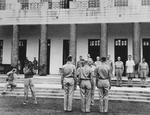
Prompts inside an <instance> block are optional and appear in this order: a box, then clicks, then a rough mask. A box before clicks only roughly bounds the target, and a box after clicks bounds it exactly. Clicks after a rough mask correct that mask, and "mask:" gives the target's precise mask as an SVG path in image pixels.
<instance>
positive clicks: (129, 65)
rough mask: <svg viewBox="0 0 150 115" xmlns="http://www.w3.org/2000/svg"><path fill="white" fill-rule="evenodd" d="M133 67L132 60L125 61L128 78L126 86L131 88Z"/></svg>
mask: <svg viewBox="0 0 150 115" xmlns="http://www.w3.org/2000/svg"><path fill="white" fill-rule="evenodd" d="M134 66H135V63H134V61H133V60H127V61H126V73H127V76H128V85H129V86H132V79H133V77H134Z"/></svg>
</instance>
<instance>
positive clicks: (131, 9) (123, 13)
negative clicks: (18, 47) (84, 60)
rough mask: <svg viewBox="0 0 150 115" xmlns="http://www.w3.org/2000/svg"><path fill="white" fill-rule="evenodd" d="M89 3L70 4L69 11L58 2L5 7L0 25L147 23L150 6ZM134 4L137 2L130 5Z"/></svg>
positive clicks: (127, 2) (130, 1)
mask: <svg viewBox="0 0 150 115" xmlns="http://www.w3.org/2000/svg"><path fill="white" fill-rule="evenodd" d="M93 1H96V2H93ZM93 1H92V0H90V2H89V1H87V0H86V1H83V0H81V1H79V0H78V1H76V2H70V4H69V8H67V7H66V6H65V5H64V4H60V2H35V3H14V4H5V8H4V10H0V20H1V21H0V24H2V23H6V22H7V23H10V22H11V23H20V24H22V23H31V24H32V23H36V24H37V23H48V24H49V23H101V22H110V23H113V22H134V21H143V22H148V21H150V13H149V12H150V5H143V4H142V2H141V1H140V0H125V2H122V3H121V4H120V3H118V1H119V0H105V2H103V1H101V0H93ZM115 1H117V4H115ZM121 1H122V0H121ZM134 1H135V2H137V1H139V2H137V3H136V4H133V3H134ZM123 4H125V7H124V5H123Z"/></svg>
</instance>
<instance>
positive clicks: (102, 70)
mask: <svg viewBox="0 0 150 115" xmlns="http://www.w3.org/2000/svg"><path fill="white" fill-rule="evenodd" d="M95 75H96V85H97V88H98V91H99V100H100V101H99V102H100V103H99V109H100V112H108V93H109V89H110V78H111V71H110V68H109V66H108V64H107V63H102V64H101V66H98V67H96V69H95Z"/></svg>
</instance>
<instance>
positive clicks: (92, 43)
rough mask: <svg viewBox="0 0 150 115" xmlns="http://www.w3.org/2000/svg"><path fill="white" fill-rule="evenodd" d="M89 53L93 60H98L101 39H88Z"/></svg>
mask: <svg viewBox="0 0 150 115" xmlns="http://www.w3.org/2000/svg"><path fill="white" fill-rule="evenodd" d="M88 53H89V54H90V55H91V58H92V59H93V61H96V57H97V56H100V39H89V40H88Z"/></svg>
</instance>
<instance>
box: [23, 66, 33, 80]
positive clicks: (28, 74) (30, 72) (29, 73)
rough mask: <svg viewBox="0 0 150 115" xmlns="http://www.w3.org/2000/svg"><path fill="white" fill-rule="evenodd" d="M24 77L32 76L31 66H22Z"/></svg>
mask: <svg viewBox="0 0 150 115" xmlns="http://www.w3.org/2000/svg"><path fill="white" fill-rule="evenodd" d="M23 72H24V76H25V78H33V75H34V71H33V69H32V68H28V67H24V68H23Z"/></svg>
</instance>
